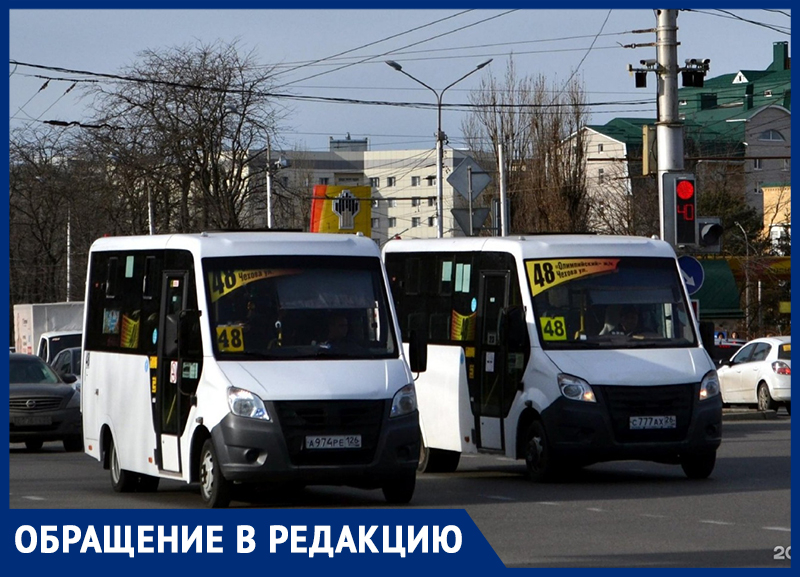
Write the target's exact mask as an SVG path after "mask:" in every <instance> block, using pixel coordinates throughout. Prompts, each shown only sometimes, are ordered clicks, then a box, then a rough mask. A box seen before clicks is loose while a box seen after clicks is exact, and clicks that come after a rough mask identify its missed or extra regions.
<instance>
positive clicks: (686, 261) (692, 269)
mask: <svg viewBox="0 0 800 577" xmlns="http://www.w3.org/2000/svg"><path fill="white" fill-rule="evenodd" d="M678 266H679V267H680V269H681V276H682V277H683V282H684V283H685V284H686V291H687V292H688V293H689V294H690V295H693V294H694V293H696V292H697V291H699V290H700V287H702V286H703V280H704V279H705V275H706V273H705V271H704V270H703V265H702V264H700V261H699V260H697V259H696V258H694V257H693V256H689V255H683V256H681V257H678Z"/></svg>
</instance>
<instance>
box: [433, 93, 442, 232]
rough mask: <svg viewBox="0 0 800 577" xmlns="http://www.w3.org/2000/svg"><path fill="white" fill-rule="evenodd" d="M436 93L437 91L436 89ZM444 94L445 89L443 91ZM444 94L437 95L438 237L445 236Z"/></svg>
mask: <svg viewBox="0 0 800 577" xmlns="http://www.w3.org/2000/svg"><path fill="white" fill-rule="evenodd" d="M434 94H436V91H435V90H434ZM442 94H444V91H442ZM442 94H437V95H436V108H437V116H438V122H437V124H436V238H443V237H444V213H443V212H442V207H443V206H444V183H443V182H442V180H443V176H444V133H443V132H442Z"/></svg>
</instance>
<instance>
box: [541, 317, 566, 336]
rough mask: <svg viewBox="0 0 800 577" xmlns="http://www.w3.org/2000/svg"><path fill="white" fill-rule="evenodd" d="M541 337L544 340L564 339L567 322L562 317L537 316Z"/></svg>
mask: <svg viewBox="0 0 800 577" xmlns="http://www.w3.org/2000/svg"><path fill="white" fill-rule="evenodd" d="M539 324H540V325H541V326H542V338H543V339H544V340H546V341H566V340H567V323H566V321H565V320H564V317H539Z"/></svg>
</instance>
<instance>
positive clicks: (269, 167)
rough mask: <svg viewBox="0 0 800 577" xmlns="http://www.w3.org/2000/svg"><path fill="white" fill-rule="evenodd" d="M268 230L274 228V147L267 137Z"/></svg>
mask: <svg viewBox="0 0 800 577" xmlns="http://www.w3.org/2000/svg"><path fill="white" fill-rule="evenodd" d="M267 228H272V147H271V145H270V138H269V135H267Z"/></svg>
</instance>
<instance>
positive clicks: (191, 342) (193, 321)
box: [164, 310, 202, 357]
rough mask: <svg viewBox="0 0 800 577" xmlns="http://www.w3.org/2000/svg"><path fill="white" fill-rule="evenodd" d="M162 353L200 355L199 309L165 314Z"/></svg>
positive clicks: (188, 355)
mask: <svg viewBox="0 0 800 577" xmlns="http://www.w3.org/2000/svg"><path fill="white" fill-rule="evenodd" d="M164 355H165V356H167V357H178V356H180V357H190V356H202V344H201V342H200V311H197V310H184V311H181V312H180V313H173V314H170V315H167V318H166V323H165V327H164Z"/></svg>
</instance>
